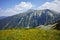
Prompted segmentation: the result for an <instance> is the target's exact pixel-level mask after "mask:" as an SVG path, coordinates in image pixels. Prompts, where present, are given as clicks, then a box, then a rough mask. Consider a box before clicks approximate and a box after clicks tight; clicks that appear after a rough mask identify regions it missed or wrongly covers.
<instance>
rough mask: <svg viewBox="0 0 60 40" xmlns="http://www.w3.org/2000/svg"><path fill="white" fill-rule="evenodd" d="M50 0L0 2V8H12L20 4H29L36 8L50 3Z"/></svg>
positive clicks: (2, 0)
mask: <svg viewBox="0 0 60 40" xmlns="http://www.w3.org/2000/svg"><path fill="white" fill-rule="evenodd" d="M51 1H52V0H0V8H3V9H6V8H11V7H14V6H15V5H17V4H19V3H20V2H31V3H32V4H34V5H36V6H40V5H42V4H43V3H45V2H51Z"/></svg>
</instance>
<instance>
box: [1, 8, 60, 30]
mask: <svg viewBox="0 0 60 40" xmlns="http://www.w3.org/2000/svg"><path fill="white" fill-rule="evenodd" d="M59 18H60V14H58V12H54V11H52V10H49V9H45V10H28V11H27V12H23V13H20V14H17V15H13V16H10V17H7V18H5V19H3V20H0V29H7V28H15V27H18V28H34V27H37V26H39V25H47V24H51V23H53V22H55V21H56V20H59Z"/></svg>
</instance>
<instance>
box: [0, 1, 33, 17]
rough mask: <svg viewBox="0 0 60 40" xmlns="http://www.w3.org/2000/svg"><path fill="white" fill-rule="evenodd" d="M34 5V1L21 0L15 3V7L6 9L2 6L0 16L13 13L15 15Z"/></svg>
mask: <svg viewBox="0 0 60 40" xmlns="http://www.w3.org/2000/svg"><path fill="white" fill-rule="evenodd" d="M33 7H34V5H32V3H30V2H21V3H19V4H17V5H15V6H14V7H13V8H8V9H6V10H2V9H1V8H0V10H1V11H0V16H11V15H15V14H18V13H21V12H23V11H26V10H28V9H31V8H33Z"/></svg>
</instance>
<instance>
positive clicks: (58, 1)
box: [38, 0, 60, 12]
mask: <svg viewBox="0 0 60 40" xmlns="http://www.w3.org/2000/svg"><path fill="white" fill-rule="evenodd" d="M38 9H51V10H55V11H58V12H60V0H54V1H52V2H46V3H44V4H43V5H41V6H40V7H38Z"/></svg>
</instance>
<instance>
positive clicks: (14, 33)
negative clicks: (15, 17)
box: [0, 28, 60, 40]
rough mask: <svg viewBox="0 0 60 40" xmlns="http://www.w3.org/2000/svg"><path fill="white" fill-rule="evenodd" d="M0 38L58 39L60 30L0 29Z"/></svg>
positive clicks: (21, 39)
mask: <svg viewBox="0 0 60 40" xmlns="http://www.w3.org/2000/svg"><path fill="white" fill-rule="evenodd" d="M0 40H60V31H59V30H43V29H37V28H35V29H7V30H0Z"/></svg>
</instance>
